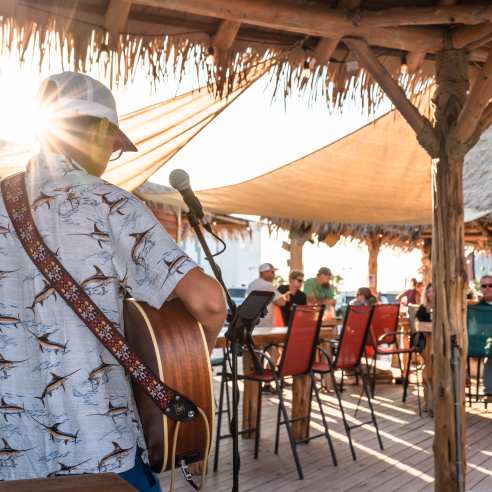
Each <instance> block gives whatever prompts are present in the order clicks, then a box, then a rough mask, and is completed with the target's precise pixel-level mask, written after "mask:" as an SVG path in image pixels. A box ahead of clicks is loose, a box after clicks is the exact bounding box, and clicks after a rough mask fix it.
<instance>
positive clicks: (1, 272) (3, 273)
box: [0, 269, 19, 280]
mask: <svg viewBox="0 0 492 492" xmlns="http://www.w3.org/2000/svg"><path fill="white" fill-rule="evenodd" d="M18 271H19V269H17V270H0V280H3V279H4V278H6V277H8V276H9V274H11V273H15V272H18Z"/></svg>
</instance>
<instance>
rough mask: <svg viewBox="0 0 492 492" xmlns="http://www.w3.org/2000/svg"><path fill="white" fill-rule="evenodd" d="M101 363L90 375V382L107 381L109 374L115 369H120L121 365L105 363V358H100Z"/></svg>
mask: <svg viewBox="0 0 492 492" xmlns="http://www.w3.org/2000/svg"><path fill="white" fill-rule="evenodd" d="M99 358H100V359H101V363H100V364H99V365H98V366H97V367H96V368H95V369H92V371H91V372H90V373H89V377H88V379H89V381H90V382H91V383H98V382H99V380H100V379H102V380H105V379H107V378H108V373H109V371H111V370H112V369H113V367H118V366H119V364H108V363H106V362H104V361H103V358H102V357H101V356H99Z"/></svg>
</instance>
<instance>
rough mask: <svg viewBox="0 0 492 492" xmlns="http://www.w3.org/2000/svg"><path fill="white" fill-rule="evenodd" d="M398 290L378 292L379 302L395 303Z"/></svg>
mask: <svg viewBox="0 0 492 492" xmlns="http://www.w3.org/2000/svg"><path fill="white" fill-rule="evenodd" d="M397 295H398V292H384V293H381V294H380V297H379V302H380V303H381V304H397V303H398V301H397V300H396V296H397Z"/></svg>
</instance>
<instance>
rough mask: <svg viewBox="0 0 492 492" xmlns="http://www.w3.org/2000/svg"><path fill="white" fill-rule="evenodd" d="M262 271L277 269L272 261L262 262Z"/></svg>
mask: <svg viewBox="0 0 492 492" xmlns="http://www.w3.org/2000/svg"><path fill="white" fill-rule="evenodd" d="M259 270H260V273H262V272H275V271H277V269H276V268H275V267H274V266H273V265H272V264H271V263H262V264H261V265H260V268H259Z"/></svg>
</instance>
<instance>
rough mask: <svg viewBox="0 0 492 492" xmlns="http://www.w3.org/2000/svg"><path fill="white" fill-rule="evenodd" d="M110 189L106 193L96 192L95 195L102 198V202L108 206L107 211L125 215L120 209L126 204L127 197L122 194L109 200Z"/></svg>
mask: <svg viewBox="0 0 492 492" xmlns="http://www.w3.org/2000/svg"><path fill="white" fill-rule="evenodd" d="M111 193H112V192H111V191H109V192H108V193H102V194H97V193H96V195H97V196H100V197H101V199H102V202H103V203H104V204H106V205H107V206H108V207H109V213H110V214H112V213H113V212H116V213H118V214H120V215H125V214H124V213H123V212H122V211H121V209H122V208H123V207H124V206H125V205H126V204H127V202H128V197H126V196H122V197H120V198H116V200H109V199H108V195H111Z"/></svg>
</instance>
